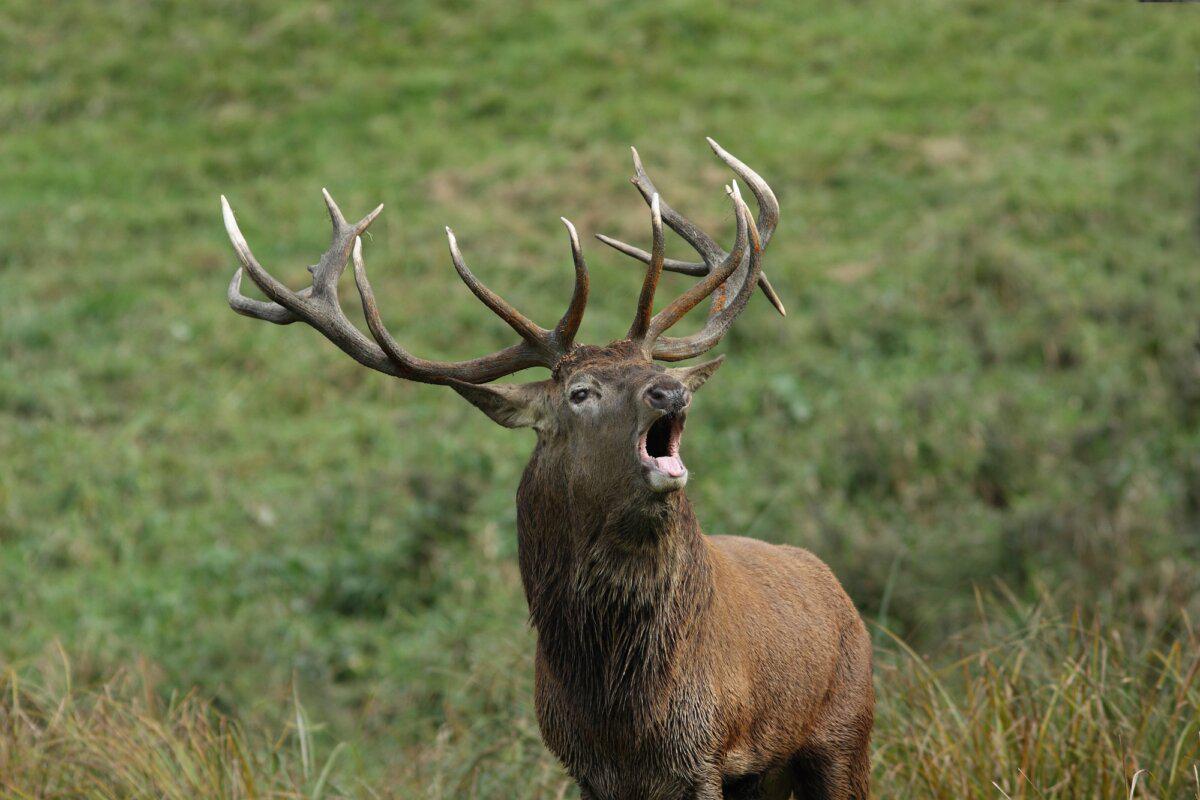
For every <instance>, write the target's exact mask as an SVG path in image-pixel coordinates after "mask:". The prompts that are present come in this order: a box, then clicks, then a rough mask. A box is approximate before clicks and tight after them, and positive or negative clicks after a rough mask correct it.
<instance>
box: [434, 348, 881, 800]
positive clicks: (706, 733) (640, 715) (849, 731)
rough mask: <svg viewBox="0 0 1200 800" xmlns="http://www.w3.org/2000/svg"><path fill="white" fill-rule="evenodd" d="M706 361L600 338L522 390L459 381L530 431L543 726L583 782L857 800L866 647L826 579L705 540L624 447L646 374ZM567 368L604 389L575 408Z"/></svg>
mask: <svg viewBox="0 0 1200 800" xmlns="http://www.w3.org/2000/svg"><path fill="white" fill-rule="evenodd" d="M713 369H715V366H710V365H700V366H698V367H694V368H691V369H690V370H686V369H685V370H664V369H663V368H662V367H659V366H657V365H655V364H652V363H651V362H649V361H647V360H646V359H645V358H644V357H642V356H640V355H639V354H638V353H637V352H636V351H634V350H633V349H631V348H630V347H629V346H628V344H627V343H616V344H614V345H610V346H609V347H606V348H596V347H588V348H579V349H577V351H576V352H575V353H574V354H573V355H572V357H571V359H570V360H569V361H564V362H563V363H562V364H560V365H559V368H558V369H556V370H555V372H554V376H553V378H552V379H551V380H549V381H543V382H541V383H539V384H526V385H524V387H522V388H521V392H522V394H521V395H520V396H519V397H518V396H517V395H516V394H515V393H514V392H513V391H511V390H510V389H504V388H501V387H456V388H458V389H459V390H460V392H461V393H462V394H464V396H466V397H467V398H468V399H470V400H472V402H475V403H476V405H479V406H480V407H481V408H483V410H485V411H487V412H488V413H489V414H491V415H492V416H493V418H496V419H497V420H498V421H501V422H503V423H504V424H508V425H518V424H531V425H532V426H533V427H535V428H537V430H538V443H537V446H536V448H535V450H534V453H533V456H532V458H531V460H530V462H529V465H528V467H527V468H526V470H525V474H524V476H523V478H522V480H521V485H520V489H519V490H518V493H517V512H518V531H519V549H520V567H521V577H522V580H523V583H524V587H525V593H526V597H527V599H528V601H529V612H530V618H531V621H532V624H533V626H534V627H535V628H536V630H537V634H538V644H537V654H536V698H535V701H536V707H537V715H538V721H539V724H540V727H541V730H542V735H543V738H544V739H545V742H546V745H547V746H548V747H549V748H550V749H551V750H552V751H553V752H554V753H555V754H556V755H557V756H558V757H559V758H560V759H561V760H562V762H563V764H564V765H565V766H566V768H567V769H568V770H569V771H570V773H571V774H572V775H573V776H574V777H575V778H576V779H577V780H578V782H579V785H580V787H581V790H582V794H583V797H584V798H597V799H599V798H603V800H622V799H624V798H628V800H635V798H636V799H637V800H642V799H643V798H672V799H674V798H709V799H711V798H720V797H731V798H732V797H740V798H753V797H780V798H782V797H788V796H791V793H792V792H796V793H797V794H796V796H798V797H801V798H805V800H816V799H817V798H838V799H843V798H865V797H867V795H868V775H869V752H868V742H869V738H870V732H871V725H872V716H873V709H874V692H873V689H872V682H871V647H870V640H869V639H868V637H867V634H866V630H865V628H864V626H863V623H862V621H861V619H860V618H859V615H858V613H857V611H856V610H855V608H854V605H853V604H852V603H851V601H850V599H849V598H848V597H847V596H846V594H845V592H844V591H843V590H842V588H841V586H840V585H839V584H838V581H837V579H836V578H835V577H834V576H833V574H832V573H831V572H830V571H829V569H828V568H827V567H826V566H825V565H824V564H823V563H821V561H820V560H819V559H817V558H816V557H815V556H814V555H812V554H811V553H809V552H808V551H806V550H801V549H799V548H795V547H787V546H781V545H771V544H767V543H764V542H760V541H755V540H752V539H745V538H741V537H733V536H712V537H709V536H705V535H704V534H702V533H701V531H700V526H699V524H698V522H697V521H696V517H695V515H694V514H693V512H692V507H691V504H690V503H689V502H688V499H687V497H686V496H685V494H684V493H683V491H670V492H655V491H653V490H652V489H651V488H650V487H649V485H648V484H647V482H646V479H645V477H644V476H643V474H642V472H641V465H640V462H639V461H638V460H637V456H636V453H635V451H634V449H633V447H632V446H631V445H632V443H633V442H635V441H636V438H637V435H638V432H639V431H640V430H644V429H645V426H646V425H647V424H648V423H647V419H652V418H653V414H654V413H655V412H654V411H653V409H651V408H649V406H648V405H647V403H646V402H644V401H643V395H644V392H645V391H646V388H645V387H646V386H648V385H650V384H651V383H654V382H662V381H677V382H679V381H681V382H682V383H683V384H685V385H687V386H688V387H689V388H698V385H699V383H702V382H703V380H704V379H705V378H707V376H708V375H709V374H711V372H712V370H713ZM701 372H703V374H701ZM698 375H699V377H698V378H697V376H698ZM583 380H586V381H588V385H591V386H594V387H596V391H597V393H598V394H599V395H600V397H599V399H598V400H597V401H596V408H595V409H588V410H586V411H585V412H581V411H579V410H577V409H573V408H572V407H571V403H570V401H569V399H568V397H569V393H570V389H571V388H572V386H574V385H576V384H579V382H580V381H583ZM530 387H536V389H535V390H534V389H531V388H530Z"/></svg>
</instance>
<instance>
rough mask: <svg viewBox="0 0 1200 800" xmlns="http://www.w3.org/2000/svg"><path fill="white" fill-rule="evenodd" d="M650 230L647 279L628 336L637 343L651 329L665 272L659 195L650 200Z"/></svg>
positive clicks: (664, 245) (664, 248)
mask: <svg viewBox="0 0 1200 800" xmlns="http://www.w3.org/2000/svg"><path fill="white" fill-rule="evenodd" d="M650 230H651V232H652V234H653V245H652V247H653V249H652V251H651V257H650V263H649V265H648V266H647V267H646V278H645V280H643V281H642V293H641V294H640V295H639V296H638V304H637V310H636V311H635V312H634V315H633V324H632V325H631V326H630V327H629V333H628V334H626V335H627V336H628V338H629V339H631V340H632V341H635V342H641V341H643V340H644V339H645V338H646V333H647V332H648V331H649V329H650V315H651V314H653V313H654V291H655V289H657V288H658V279H659V278H660V277H662V271H663V254H664V252H665V250H666V244H665V243H664V241H663V230H662V207H661V205H660V203H659V199H658V195H657V194H655V195H654V196H653V197H651V198H650Z"/></svg>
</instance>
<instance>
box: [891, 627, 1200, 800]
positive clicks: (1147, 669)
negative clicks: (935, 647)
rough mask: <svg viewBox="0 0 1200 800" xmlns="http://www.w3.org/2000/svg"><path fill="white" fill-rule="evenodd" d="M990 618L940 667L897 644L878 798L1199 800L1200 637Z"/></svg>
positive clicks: (1181, 630)
mask: <svg viewBox="0 0 1200 800" xmlns="http://www.w3.org/2000/svg"><path fill="white" fill-rule="evenodd" d="M997 616H998V615H997V614H996V612H994V611H993V612H991V619H989V618H987V617H985V618H984V619H983V621H982V622H981V624H980V627H979V629H978V630H975V631H972V632H971V633H970V634H967V635H965V636H963V637H962V638H961V639H960V640H959V642H958V643H957V644H956V645H955V646H954V648H953V649H954V650H956V651H957V657H955V658H951V659H946V660H945V661H944V662H943V665H942V666H934V665H932V664H931V663H930V661H929V660H928V659H927V658H926V657H924V656H921V655H918V654H917V653H916V652H914V651H913V650H911V649H910V648H908V647H907V646H906V645H905V644H904V643H903V642H902V641H900V640H899V639H897V638H894V637H887V640H888V643H889V644H888V646H887V647H885V648H882V652H881V656H880V658H879V662H878V665H877V669H876V676H877V677H876V679H877V682H878V684H879V687H880V705H879V720H878V725H877V729H876V730H877V733H876V743H877V752H876V765H877V769H876V782H877V787H878V789H877V792H878V794H879V796H880V797H912V798H931V799H936V800H941V798H945V799H946V800H958V799H959V798H976V797H978V798H1011V800H1025V799H1026V798H1028V799H1029V800H1033V799H1034V798H1127V797H1128V798H1132V797H1138V798H1161V799H1162V800H1178V799H1179V798H1200V767H1198V766H1197V762H1198V760H1200V679H1198V677H1197V672H1198V671H1200V630H1198V629H1197V628H1196V627H1195V626H1194V625H1192V624H1191V623H1190V621H1189V620H1187V619H1186V618H1183V619H1180V620H1177V621H1176V622H1175V623H1174V624H1171V625H1169V626H1165V627H1164V628H1163V629H1161V630H1158V631H1154V632H1142V633H1129V632H1123V631H1121V630H1118V629H1115V628H1105V627H1104V626H1103V625H1102V624H1101V623H1100V622H1099V620H1097V619H1095V618H1090V617H1089V616H1088V615H1086V614H1085V613H1083V612H1081V611H1079V610H1076V611H1075V612H1074V613H1070V614H1065V615H1064V614H1061V613H1058V612H1057V611H1054V610H1053V608H1052V607H1050V608H1049V609H1048V608H1047V607H1046V606H1042V607H1039V608H1036V609H1033V610H1030V611H1024V612H1020V611H1014V612H1013V613H1012V614H1011V615H1010V617H1009V618H1008V619H1005V620H997V619H996V617H997Z"/></svg>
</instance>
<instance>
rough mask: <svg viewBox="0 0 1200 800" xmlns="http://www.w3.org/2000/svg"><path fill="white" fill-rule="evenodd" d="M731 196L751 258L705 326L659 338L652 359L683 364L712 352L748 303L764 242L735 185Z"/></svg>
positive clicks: (742, 264)
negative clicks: (729, 297) (744, 227)
mask: <svg viewBox="0 0 1200 800" xmlns="http://www.w3.org/2000/svg"><path fill="white" fill-rule="evenodd" d="M733 194H734V198H735V202H736V203H737V204H738V205H739V216H740V217H742V218H743V219H744V220H745V221H746V225H747V228H748V229H749V230H748V232H749V239H750V241H749V250H750V258H749V259H748V261H745V262H742V263H741V264H740V265H739V267H738V268H737V270H735V272H734V274H733V275H732V276H730V278H729V280H733V281H736V282H737V291H736V292H735V293H734V296H733V299H732V300H729V301H728V303H722V302H720V298H718V300H717V301H714V303H713V307H712V310H711V311H710V312H709V315H708V319H707V320H705V322H704V327H703V328H701V329H700V330H699V331H697V332H696V333H694V334H692V335H690V336H681V337H670V336H663V337H659V338H658V339H657V340H656V341H655V342H654V344H653V346H652V348H651V355H652V357H654V358H657V359H659V360H661V361H682V360H684V359H687V358H694V357H695V356H698V355H700V354H701V353H704V352H706V351H707V350H710V349H712V348H713V347H715V346H716V345H717V343H718V342H720V341H721V339H722V338H724V336H725V334H726V333H728V332H729V329H730V328H731V327H732V326H733V323H734V321H735V320H736V319H737V318H738V315H739V314H741V313H742V310H743V309H744V308H745V307H746V303H748V302H749V300H750V294H751V292H752V291H753V290H754V286H755V282H756V281H757V280H758V278H759V277H760V276H761V275H762V252H763V241H762V239H761V237H760V236H759V233H758V226H757V225H756V224H755V222H754V219H753V217H751V216H750V209H749V208H748V207H747V206H746V204H745V202H744V201H743V200H742V198H741V195H740V194H739V193H738V192H737V185H736V184H734V189H733ZM739 273H740V274H739Z"/></svg>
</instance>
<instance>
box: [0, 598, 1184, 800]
mask: <svg viewBox="0 0 1200 800" xmlns="http://www.w3.org/2000/svg"><path fill="white" fill-rule="evenodd" d="M877 651H878V655H877V666H876V679H877V685H878V690H879V708H878V720H877V725H876V734H875V756H874V757H875V792H876V796H877V797H880V798H914V799H917V798H920V799H921V800H967V799H968V798H993V799H994V800H1005V799H1007V800H1039V799H1042V798H1047V799H1049V798H1055V799H1061V800H1067V798H1089V799H1091V798H1114V800H1116V799H1120V800H1126V799H1127V798H1139V800H1179V798H1200V674H1198V673H1200V629H1198V628H1197V627H1196V626H1194V625H1193V624H1192V623H1191V622H1190V620H1188V619H1186V618H1185V617H1180V618H1178V619H1176V620H1175V621H1174V622H1173V623H1172V624H1169V625H1163V626H1162V627H1161V628H1160V629H1159V630H1155V631H1144V630H1143V631H1137V630H1136V629H1130V630H1118V629H1115V628H1105V627H1104V626H1102V625H1101V624H1100V623H1099V622H1097V621H1096V620H1095V619H1092V618H1090V617H1089V615H1087V614H1086V613H1083V612H1081V611H1078V610H1076V611H1075V612H1072V613H1063V612H1060V611H1058V610H1056V609H1055V608H1054V607H1053V606H1052V604H1049V603H1046V604H1043V605H1042V606H1039V607H1037V608H1033V609H1028V608H1024V607H1020V606H1017V605H1015V604H1014V605H1012V606H1006V607H997V606H989V610H988V612H987V613H986V614H984V615H982V616H981V619H980V622H979V623H978V625H977V626H976V627H973V628H971V629H970V630H969V631H965V632H963V633H962V634H960V635H959V636H958V637H955V639H954V641H953V645H952V646H951V651H952V652H950V653H947V654H944V655H943V656H941V657H940V659H934V660H931V659H930V657H927V656H923V655H920V654H918V653H916V652H915V651H913V650H912V649H911V648H909V647H908V646H907V645H906V644H905V643H904V642H903V641H902V640H900V639H899V638H896V637H892V636H890V635H888V634H887V633H886V632H884V631H883V630H882V629H880V638H879V642H878V647H877ZM64 664H65V662H64ZM147 674H148V672H147V671H146V670H134V671H130V672H127V673H122V674H120V675H117V676H116V677H114V678H112V679H111V680H109V681H107V682H105V683H103V684H101V685H98V686H93V687H88V688H79V687H73V686H72V685H71V683H70V670H69V669H67V668H66V666H65V665H64V666H62V667H58V668H56V669H39V670H32V671H30V672H28V673H26V674H23V675H18V674H17V673H16V672H14V671H9V672H7V673H6V674H5V675H4V677H3V679H2V680H0V693H2V695H3V698H2V700H0V798H5V799H6V800H7V798H22V800H25V799H26V798H68V797H70V798H129V797H154V798H167V799H169V800H176V799H178V800H185V798H187V799H188V800H191V799H193V798H221V799H222V800H223V799H225V798H229V799H230V800H233V799H235V798H236V799H238V800H240V799H241V798H260V797H261V798H314V799H315V798H322V797H323V798H336V797H349V796H353V797H375V798H378V797H403V798H416V797H430V798H451V797H456V798H457V797H494V796H496V793H495V792H496V787H497V785H500V784H511V785H517V784H520V785H522V786H523V788H522V791H521V793H519V796H520V797H545V798H563V797H574V796H575V794H574V789H573V788H572V787H571V783H570V781H569V780H567V779H566V778H565V776H564V775H562V774H561V771H560V770H559V769H558V768H557V767H556V766H555V765H554V763H553V759H552V758H551V757H550V756H549V755H548V754H547V753H545V752H544V750H542V749H541V747H540V745H538V743H537V741H536V732H533V731H524V730H520V731H518V730H514V731H512V732H511V736H506V735H496V736H495V737H494V741H492V742H490V744H489V745H488V746H486V747H485V746H483V744H482V743H480V742H478V741H473V740H472V739H471V737H470V736H469V735H466V733H465V732H463V731H461V730H456V729H455V727H454V726H453V725H451V724H449V723H448V724H447V726H446V728H445V729H444V730H443V731H442V735H440V736H439V737H438V739H439V742H441V743H442V744H443V745H444V746H443V747H435V748H433V749H431V751H430V753H441V754H442V757H441V758H440V759H437V758H432V756H431V759H428V760H427V761H429V763H423V764H422V765H421V766H422V768H421V770H420V773H421V774H420V775H419V776H418V775H416V774H415V773H414V774H412V775H410V776H408V779H405V778H400V777H395V778H393V779H392V780H389V781H387V782H382V781H380V780H379V779H378V778H377V777H372V776H369V775H368V774H366V773H365V772H363V769H364V768H363V767H362V765H361V763H360V762H358V761H356V760H354V759H349V758H339V756H340V754H341V752H342V749H343V748H344V747H345V745H339V746H338V747H337V748H334V749H333V750H331V751H328V752H326V753H322V754H318V753H317V747H316V745H315V744H314V740H313V736H312V726H311V725H310V724H309V723H308V721H307V718H306V715H305V713H304V710H303V707H302V706H301V704H300V701H299V698H294V703H293V706H294V707H293V708H292V709H290V710H289V712H288V715H289V716H291V717H292V719H291V720H290V722H288V723H287V724H285V725H284V726H283V727H282V729H281V730H280V731H279V732H277V733H274V734H269V733H267V732H265V731H264V730H262V729H260V728H258V727H254V726H249V725H245V724H242V723H239V722H238V721H237V720H235V719H233V718H231V717H230V716H229V715H227V714H223V713H221V712H219V711H218V710H216V709H215V708H214V707H213V705H212V704H211V703H210V702H208V701H206V700H205V699H204V698H201V697H199V696H198V695H197V694H195V693H189V694H184V695H179V696H176V695H170V696H165V697H164V695H163V693H162V692H160V691H158V690H157V689H156V686H155V681H154V680H152V679H151V678H149V677H147ZM442 740H445V741H444V742H443V741H442ZM455 740H460V741H455ZM534 751H537V752H534ZM470 752H475V756H474V757H473V758H469V757H468V758H465V757H464V753H470ZM368 771H369V765H368ZM488 773H492V774H493V778H492V779H489V778H488ZM550 773H553V774H550ZM522 774H523V775H525V780H524V781H521V780H520V778H519V776H520V775H522ZM503 776H507V777H503Z"/></svg>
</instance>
